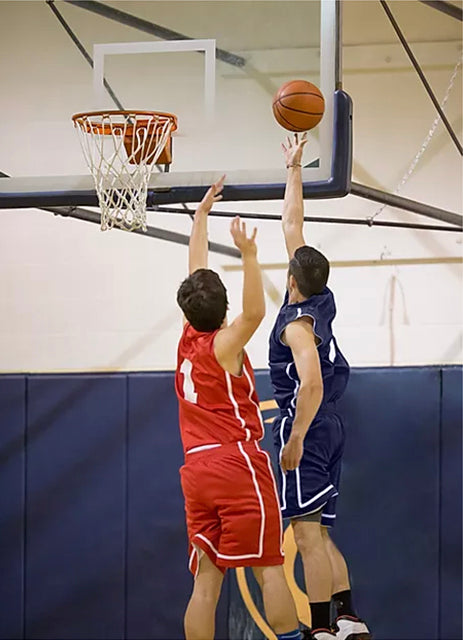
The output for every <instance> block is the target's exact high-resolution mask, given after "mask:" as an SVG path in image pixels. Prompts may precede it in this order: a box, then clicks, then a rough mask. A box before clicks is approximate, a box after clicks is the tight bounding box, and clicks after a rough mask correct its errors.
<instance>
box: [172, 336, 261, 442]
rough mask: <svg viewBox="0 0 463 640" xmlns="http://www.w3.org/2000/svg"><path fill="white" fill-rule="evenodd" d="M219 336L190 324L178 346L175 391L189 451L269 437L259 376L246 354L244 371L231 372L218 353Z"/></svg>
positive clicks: (184, 437) (182, 434) (183, 435)
mask: <svg viewBox="0 0 463 640" xmlns="http://www.w3.org/2000/svg"><path fill="white" fill-rule="evenodd" d="M218 331H220V329H218V330H217V331H213V332H201V331H196V329H194V328H193V327H192V326H191V325H190V324H189V323H186V324H185V327H184V329H183V333H182V337H181V338H180V342H179V345H178V352H177V370H176V373H175V391H176V393H177V397H178V402H179V422H180V434H181V437H182V442H183V449H184V452H185V453H187V452H188V451H191V450H192V449H196V448H197V447H202V448H203V447H204V448H208V445H210V446H211V447H213V446H214V445H218V444H219V445H220V444H228V443H230V442H240V441H250V440H261V439H262V438H263V436H264V427H263V422H262V416H261V413H260V409H259V399H258V397H257V393H256V391H255V379H254V372H253V370H252V367H251V363H250V362H249V358H248V356H247V354H246V352H245V354H244V359H243V372H242V374H241V375H240V376H234V375H232V374H231V373H228V371H225V370H224V369H223V368H222V367H221V366H220V364H219V363H218V362H217V359H216V357H215V354H214V338H215V336H216V335H217V333H218Z"/></svg>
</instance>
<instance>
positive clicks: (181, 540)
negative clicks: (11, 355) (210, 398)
mask: <svg viewBox="0 0 463 640" xmlns="http://www.w3.org/2000/svg"><path fill="white" fill-rule="evenodd" d="M256 380H257V389H258V392H259V394H260V397H261V400H268V399H270V398H271V387H270V382H269V378H268V373H267V372H265V371H262V372H258V373H257V377H256ZM461 392H462V369H461V367H444V368H442V369H441V368H439V367H428V368H426V367H425V368H397V369H389V368H386V369H356V370H354V371H353V373H352V378H351V382H350V385H349V387H348V391H347V393H346V395H345V398H344V399H343V402H342V407H341V408H342V410H343V412H344V414H345V416H346V426H347V434H348V440H347V447H346V454H345V463H344V471H343V481H342V487H341V496H340V500H339V509H338V514H339V522H338V525H337V527H336V532H335V538H336V540H337V542H338V544H339V546H340V547H341V549H342V550H343V552H344V553H345V554H346V557H347V558H348V561H349V565H350V569H351V573H352V579H353V585H354V592H355V600H356V603H357V605H358V608H359V611H360V613H361V614H362V615H363V616H364V617H365V618H367V619H368V621H369V622H370V623H371V626H372V627H373V629H374V631H375V639H376V640H427V639H433V640H456V639H457V638H461V481H462V476H461V469H462V460H461V427H462V424H461V422H462V417H461V416H462V398H461ZM272 414H274V411H273V412H272V411H269V412H265V415H264V417H265V418H268V417H269V416H271V415H272ZM265 446H266V448H268V449H269V450H270V451H272V441H271V437H270V429H269V430H268V434H267V436H266V438H265ZM181 464H182V451H181V444H180V438H179V433H178V425H177V403H176V399H175V394H174V388H173V374H172V372H169V373H138V374H107V375H103V374H101V375H100V374H99V375H90V374H89V375H87V374H81V375H32V376H7V375H4V376H0V486H1V487H2V491H0V525H1V526H0V554H1V555H0V566H1V568H2V570H1V571H0V597H1V603H2V605H1V606H0V638H1V639H2V640H12V639H16V638H18V639H20V638H27V639H30V640H35V639H36V638H37V639H39V638H40V639H45V638H47V639H50V640H54V639H55V638H56V639H57V638H60V639H63V640H84V639H88V640H89V639H90V638H91V639H93V640H99V639H102V640H117V639H118V638H127V639H130V640H142V639H144V638H152V639H154V640H156V639H158V640H161V639H165V640H176V639H177V638H181V637H182V635H183V634H182V618H183V613H184V609H185V606H186V604H187V600H188V597H189V593H190V590H191V586H192V579H191V577H190V575H189V573H188V570H187V553H186V552H187V542H186V531H185V523H184V512H183V502H182V496H181V491H180V482H179V474H178V468H179V466H180V465H181ZM4 488H6V490H5V489H4ZM392 614H393V615H392ZM231 630H232V633H230V631H231ZM244 632H245V635H243V633H244ZM245 636H246V637H247V638H249V639H251V638H252V639H253V640H254V639H257V638H260V637H262V636H261V634H259V633H258V632H257V631H256V629H255V627H254V626H253V623H252V621H250V619H249V616H248V614H247V611H246V610H245V608H244V606H243V603H242V601H241V598H240V595H239V591H238V589H237V585H236V580H235V579H234V575H233V574H230V576H228V577H227V579H226V580H225V584H224V590H223V595H222V598H221V602H220V605H219V611H218V615H217V639H218V640H226V639H227V638H229V639H231V640H242V639H243V638H244V637H245Z"/></svg>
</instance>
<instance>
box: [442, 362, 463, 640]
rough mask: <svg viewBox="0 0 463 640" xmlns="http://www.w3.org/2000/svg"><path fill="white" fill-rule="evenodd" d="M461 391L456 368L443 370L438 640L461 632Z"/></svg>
mask: <svg viewBox="0 0 463 640" xmlns="http://www.w3.org/2000/svg"><path fill="white" fill-rule="evenodd" d="M462 389H463V376H462V370H461V368H459V367H451V368H448V369H444V370H443V371H442V434H441V442H442V446H441V478H440V488H441V509H440V522H439V525H440V527H439V528H440V536H441V537H440V578H441V580H440V586H441V591H440V600H439V604H440V607H439V612H440V616H439V627H440V628H439V638H445V640H461V638H462V637H463V633H462V597H461V595H462V594H461V582H462V557H461V546H462V501H461V487H462V429H461V422H462Z"/></svg>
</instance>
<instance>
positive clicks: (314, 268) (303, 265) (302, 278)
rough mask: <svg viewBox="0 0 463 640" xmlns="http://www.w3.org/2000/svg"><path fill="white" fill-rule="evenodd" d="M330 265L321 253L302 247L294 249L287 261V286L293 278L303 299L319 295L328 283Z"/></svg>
mask: <svg viewBox="0 0 463 640" xmlns="http://www.w3.org/2000/svg"><path fill="white" fill-rule="evenodd" d="M329 273H330V263H329V262H328V260H327V259H326V258H325V256H324V255H323V253H320V251H317V249H314V248H313V247H308V246H306V245H304V246H303V247H299V249H296V251H295V253H294V257H293V258H291V260H290V261H289V269H288V286H290V285H291V276H293V278H294V281H295V283H296V286H297V288H298V290H299V293H300V294H301V295H302V296H304V298H310V296H312V295H315V294H317V293H321V292H322V291H323V289H324V287H325V286H326V283H327V282H328V275H329Z"/></svg>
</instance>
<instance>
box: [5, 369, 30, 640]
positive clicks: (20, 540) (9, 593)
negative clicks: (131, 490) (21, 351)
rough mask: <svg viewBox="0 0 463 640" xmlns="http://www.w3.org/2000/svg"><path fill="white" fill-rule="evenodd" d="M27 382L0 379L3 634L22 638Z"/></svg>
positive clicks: (11, 637)
mask: <svg viewBox="0 0 463 640" xmlns="http://www.w3.org/2000/svg"><path fill="white" fill-rule="evenodd" d="M25 428H26V380H25V378H24V376H2V377H1V378H0V554H1V556H0V635H1V637H2V638H9V639H11V640H13V639H15V638H22V637H23V617H24V611H23V604H24V599H23V576H24V470H25V466H24V437H25Z"/></svg>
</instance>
